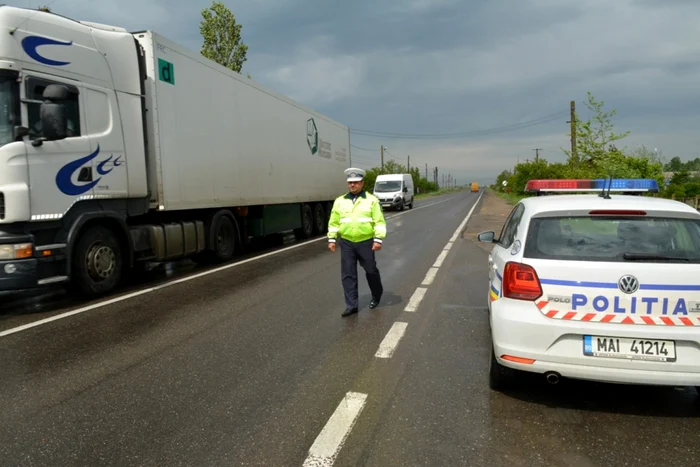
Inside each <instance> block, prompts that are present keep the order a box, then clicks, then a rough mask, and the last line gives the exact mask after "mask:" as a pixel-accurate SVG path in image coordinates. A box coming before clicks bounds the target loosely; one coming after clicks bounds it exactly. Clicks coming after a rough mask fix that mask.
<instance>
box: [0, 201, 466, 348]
mask: <svg viewBox="0 0 700 467" xmlns="http://www.w3.org/2000/svg"><path fill="white" fill-rule="evenodd" d="M453 198H454V196H451V197H449V198H447V199H444V200H440V201H436V202H434V203H430V204H426V205H425V206H420V207H417V208H414V209H411V210H407V211H404V212H400V213H398V214H395V215H393V216H386V217H385V219H387V220H388V219H393V218H394V217H397V216H400V215H402V214H407V213H410V212H414V211H418V210H419V209H423V208H428V207H430V206H435V205H436V204H440V203H445V202H447V201H450V200H451V199H453ZM322 240H325V241H328V238H327V237H325V236H324V237H320V238H315V239H313V240H309V241H306V242H301V243H297V244H295V245H291V246H288V247H286V248H282V249H279V250H275V251H271V252H269V253H264V254H262V255H258V256H255V257H253V258H248V259H245V260H242V261H238V262H235V263H231V264H226V265H224V266H220V267H218V268H214V269H210V270H208V271H203V272H200V273H197V274H192V275H191V276H185V277H181V278H179V279H175V280H173V281H170V282H164V283H163V284H160V285H156V286H153V287H147V288H145V289H140V290H137V291H135V292H131V293H128V294H125V295H121V296H118V297H114V298H110V299H108V300H104V301H101V302H97V303H93V304H92V305H88V306H85V307H81V308H77V309H75V310H71V311H68V312H66V313H61V314H59V315H56V316H52V317H50V318H46V319H42V320H39V321H34V322H31V323H28V324H25V325H22V326H18V327H16V328H11V329H7V330H5V331H0V337H5V336H9V335H11V334H15V333H18V332H22V331H26V330H27V329H31V328H35V327H37V326H42V325H44V324H48V323H51V322H53V321H58V320H60V319H65V318H69V317H71V316H75V315H79V314H81V313H85V312H87V311H91V310H95V309H97V308H102V307H105V306H107V305H112V304H114V303H119V302H123V301H125V300H129V299H131V298H135V297H139V296H141V295H146V294H149V293H152V292H156V291H158V290H162V289H165V288H168V287H170V286H173V285H176V284H181V283H183V282H188V281H191V280H195V279H199V278H200V277H205V276H208V275H210V274H216V273H217V272H221V271H225V270H227V269H231V268H235V267H237V266H242V265H244V264H247V263H251V262H253V261H258V260H261V259H264V258H267V257H270V256H274V255H278V254H280V253H284V252H285V251H289V250H293V249H295V248H300V247H302V246H306V245H309V244H311V243H316V242H320V241H322Z"/></svg>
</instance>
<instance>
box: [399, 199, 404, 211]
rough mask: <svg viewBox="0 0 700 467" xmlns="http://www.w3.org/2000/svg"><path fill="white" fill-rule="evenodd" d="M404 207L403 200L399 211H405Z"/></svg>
mask: <svg viewBox="0 0 700 467" xmlns="http://www.w3.org/2000/svg"><path fill="white" fill-rule="evenodd" d="M403 209H404V205H403V199H401V203H400V204H399V211H403Z"/></svg>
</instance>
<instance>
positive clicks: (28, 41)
mask: <svg viewBox="0 0 700 467" xmlns="http://www.w3.org/2000/svg"><path fill="white" fill-rule="evenodd" d="M46 45H61V46H64V47H65V46H71V45H73V41H70V42H62V41H57V40H54V39H49V38H48V37H41V36H27V37H25V38H24V39H22V48H23V49H24V51H25V52H26V53H27V55H29V56H30V57H31V58H33V59H34V60H36V61H37V62H39V63H42V64H44V65H48V66H65V65H69V64H70V62H60V61H58V60H52V59H50V58H46V57H44V56H43V55H41V54H40V53H39V51H38V50H37V49H38V48H39V47H41V46H46Z"/></svg>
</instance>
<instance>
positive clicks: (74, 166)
mask: <svg viewBox="0 0 700 467" xmlns="http://www.w3.org/2000/svg"><path fill="white" fill-rule="evenodd" d="M99 153H100V146H99V144H98V145H97V149H95V151H94V152H93V153H92V154H89V155H87V156H85V157H81V158H80V159H76V160H74V161H71V162H69V163H67V164H66V165H64V166H63V167H61V169H60V170H59V171H58V173H57V174H56V186H57V187H58V189H59V190H61V192H62V193H63V194H66V195H68V196H79V195H82V194H85V193H87V192H88V191H90V190H92V189H93V188H94V187H95V185H97V184H98V183H100V180H102V177H104V176H105V175H107V174H109V173H110V172H111V171H112V170H114V167H119V166H120V165H122V162H120V161H119V160H120V159H121V158H122V156H119V157H117V158H116V159H115V160H114V162H113V164H114V167H112V168H111V169H109V170H105V165H106V164H107V163H108V162H109V161H110V160H112V157H113V156H112V155H110V156H109V157H108V158H107V159H105V160H103V161H102V162H100V163H99V164H97V168H96V171H97V173H98V174H100V175H101V177H99V178H97V179H95V180H93V181H91V182H88V183H86V184H85V185H76V184H75V183H73V174H74V173H75V172H76V171H77V170H79V169H81V168H82V167H83V165H85V164H87V163H88V162H90V161H91V160H93V159H95V158H96V157H97V156H98V154H99Z"/></svg>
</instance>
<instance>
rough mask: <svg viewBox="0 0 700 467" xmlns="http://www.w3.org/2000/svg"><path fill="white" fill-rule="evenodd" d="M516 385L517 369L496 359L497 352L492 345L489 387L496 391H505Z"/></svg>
mask: <svg viewBox="0 0 700 467" xmlns="http://www.w3.org/2000/svg"><path fill="white" fill-rule="evenodd" d="M514 385H515V371H514V370H512V369H511V368H507V367H505V366H503V365H501V364H500V363H498V360H496V353H495V352H494V349H493V344H492V345H491V363H490V364H489V387H490V388H491V389H493V390H494V391H504V390H508V389H510V388H512V387H513V386H514Z"/></svg>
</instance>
